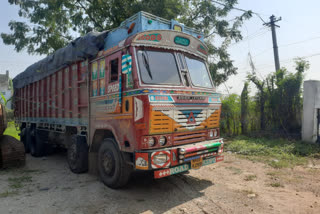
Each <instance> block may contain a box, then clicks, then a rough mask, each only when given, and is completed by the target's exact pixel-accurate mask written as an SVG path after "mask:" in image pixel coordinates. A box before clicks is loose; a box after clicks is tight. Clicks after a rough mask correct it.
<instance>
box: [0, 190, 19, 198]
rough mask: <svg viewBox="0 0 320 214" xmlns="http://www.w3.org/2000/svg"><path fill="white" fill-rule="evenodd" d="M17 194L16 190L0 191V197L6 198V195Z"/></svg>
mask: <svg viewBox="0 0 320 214" xmlns="http://www.w3.org/2000/svg"><path fill="white" fill-rule="evenodd" d="M17 194H18V192H17V191H5V192H1V193H0V198H6V197H10V196H14V195H17Z"/></svg>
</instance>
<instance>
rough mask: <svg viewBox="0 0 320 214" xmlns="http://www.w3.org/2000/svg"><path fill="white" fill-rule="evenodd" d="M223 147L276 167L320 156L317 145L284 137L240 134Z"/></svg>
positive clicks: (288, 165)
mask: <svg viewBox="0 0 320 214" xmlns="http://www.w3.org/2000/svg"><path fill="white" fill-rule="evenodd" d="M224 148H225V150H226V151H232V152H236V153H237V154H239V155H240V157H244V158H247V159H249V160H251V161H254V162H255V161H258V162H264V163H267V164H269V165H270V166H272V167H273V168H277V169H279V168H288V167H294V166H297V165H305V164H307V162H308V159H310V158H319V157H320V147H319V146H318V145H316V144H309V143H304V142H301V141H289V140H286V139H267V138H249V137H244V136H240V137H236V138H234V139H232V140H231V141H230V143H227V144H225V147H224Z"/></svg>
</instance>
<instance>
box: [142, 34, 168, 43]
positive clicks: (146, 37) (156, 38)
mask: <svg viewBox="0 0 320 214" xmlns="http://www.w3.org/2000/svg"><path fill="white" fill-rule="evenodd" d="M161 39H162V35H161V34H160V33H150V34H143V35H141V36H139V37H138V38H137V40H140V41H141V40H142V41H150V42H160V41H161Z"/></svg>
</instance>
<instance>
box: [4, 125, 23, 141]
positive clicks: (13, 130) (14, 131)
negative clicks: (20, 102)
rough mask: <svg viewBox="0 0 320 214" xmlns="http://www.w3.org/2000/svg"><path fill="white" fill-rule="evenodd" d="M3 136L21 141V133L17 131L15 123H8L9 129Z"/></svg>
mask: <svg viewBox="0 0 320 214" xmlns="http://www.w3.org/2000/svg"><path fill="white" fill-rule="evenodd" d="M3 134H4V135H9V136H12V137H14V138H16V139H17V140H20V136H19V131H17V129H16V127H15V125H14V122H13V121H11V122H8V127H7V129H6V130H5V131H4V133H3Z"/></svg>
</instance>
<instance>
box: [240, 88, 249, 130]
mask: <svg viewBox="0 0 320 214" xmlns="http://www.w3.org/2000/svg"><path fill="white" fill-rule="evenodd" d="M248 88H249V83H248V82H246V83H244V86H243V90H242V92H241V119H240V120H241V128H242V133H243V134H246V133H247V131H248V122H249V121H248V109H249V108H248V104H249V90H248Z"/></svg>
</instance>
